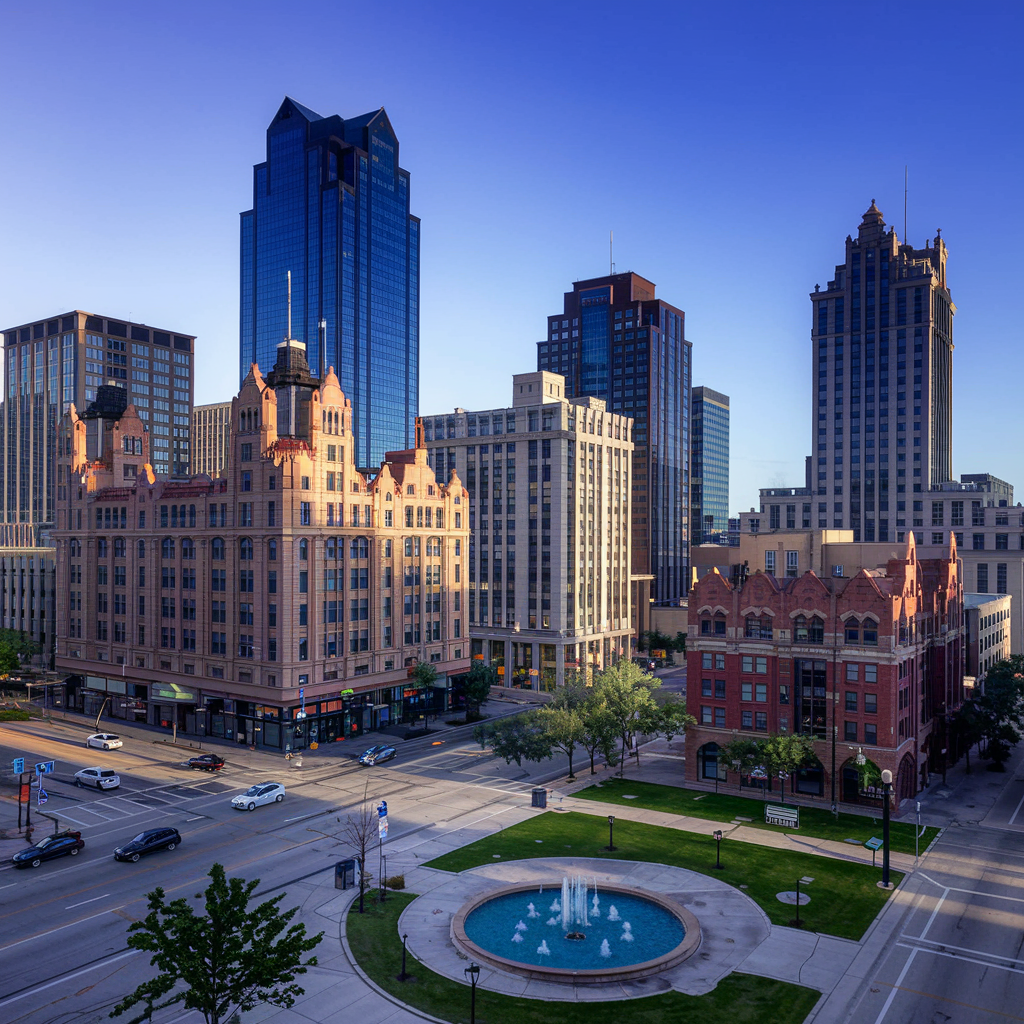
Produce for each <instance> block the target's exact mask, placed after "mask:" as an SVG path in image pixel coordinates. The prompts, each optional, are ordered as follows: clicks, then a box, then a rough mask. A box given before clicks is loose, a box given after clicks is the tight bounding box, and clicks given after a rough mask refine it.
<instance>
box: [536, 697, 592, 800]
mask: <svg viewBox="0 0 1024 1024" xmlns="http://www.w3.org/2000/svg"><path fill="white" fill-rule="evenodd" d="M537 714H538V716H539V719H540V722H541V727H542V728H543V730H544V740H545V742H546V743H547V744H548V745H549V748H550V749H551V750H560V751H561V752H562V753H563V754H565V756H566V757H567V758H569V781H570V782H573V781H574V780H575V779H576V776H575V774H574V773H573V770H572V758H573V754H574V753H575V752H576V748H577V747H578V746H580V744H581V743H582V742H583V734H584V727H583V716H582V715H581V714H580V712H579V711H578V710H573V711H570V710H567V709H566V708H560V707H551V706H548V707H546V708H541V709H540V711H538V712H537Z"/></svg>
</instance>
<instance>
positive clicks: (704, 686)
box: [700, 679, 712, 697]
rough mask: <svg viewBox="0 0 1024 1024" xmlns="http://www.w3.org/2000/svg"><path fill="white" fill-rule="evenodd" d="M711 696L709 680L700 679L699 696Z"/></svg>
mask: <svg viewBox="0 0 1024 1024" xmlns="http://www.w3.org/2000/svg"><path fill="white" fill-rule="evenodd" d="M711 694H712V689H711V680H710V679H702V680H701V681H700V695H701V696H702V697H710V696H711Z"/></svg>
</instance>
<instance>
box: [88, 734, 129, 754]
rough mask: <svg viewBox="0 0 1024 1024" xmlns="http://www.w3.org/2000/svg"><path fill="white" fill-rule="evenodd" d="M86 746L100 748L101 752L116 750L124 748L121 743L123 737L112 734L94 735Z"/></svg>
mask: <svg viewBox="0 0 1024 1024" xmlns="http://www.w3.org/2000/svg"><path fill="white" fill-rule="evenodd" d="M85 745H86V746H87V747H98V748H99V749H100V750H116V749H117V748H118V747H123V746H124V744H123V743H122V742H121V737H120V736H115V735H114V733H112V732H97V733H93V734H92V736H90V737H89V738H88V739H87V740H86V741H85Z"/></svg>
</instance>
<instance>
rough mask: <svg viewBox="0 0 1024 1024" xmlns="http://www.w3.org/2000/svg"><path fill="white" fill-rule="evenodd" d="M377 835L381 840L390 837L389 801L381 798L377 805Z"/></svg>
mask: <svg viewBox="0 0 1024 1024" xmlns="http://www.w3.org/2000/svg"><path fill="white" fill-rule="evenodd" d="M377 836H378V838H379V839H380V841H381V842H384V840H385V839H387V837H388V802H387V800H381V802H380V803H379V804H378V806H377Z"/></svg>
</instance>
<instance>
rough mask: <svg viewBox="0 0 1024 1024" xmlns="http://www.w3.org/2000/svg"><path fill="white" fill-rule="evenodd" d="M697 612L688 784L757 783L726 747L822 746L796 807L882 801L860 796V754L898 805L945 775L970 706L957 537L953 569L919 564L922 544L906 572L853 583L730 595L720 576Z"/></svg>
mask: <svg viewBox="0 0 1024 1024" xmlns="http://www.w3.org/2000/svg"><path fill="white" fill-rule="evenodd" d="M837 569H839V570H840V571H841V569H840V567H838V566H837ZM689 607H690V624H689V639H690V644H689V653H688V655H687V705H688V708H689V711H690V713H691V714H692V715H693V716H694V717H695V718H696V720H697V725H696V726H694V727H693V728H691V729H690V730H689V731H688V732H687V736H686V752H687V757H686V774H687V777H688V778H689V779H693V780H704V781H706V780H711V779H715V778H716V777H717V778H718V779H720V780H722V781H724V780H729V781H732V782H737V781H739V782H741V783H747V782H749V780H746V779H741V778H740V777H739V776H738V775H737V774H736V772H735V770H734V768H733V766H732V765H727V764H724V763H723V762H724V758H723V757H722V756H720V753H719V750H720V747H721V746H723V745H725V744H727V743H729V742H731V741H732V740H734V739H737V738H739V737H743V736H749V737H750V738H752V739H758V738H763V737H766V736H768V735H769V734H771V733H787V732H797V733H801V734H803V735H806V736H809V737H811V738H812V739H813V741H814V751H815V754H816V756H817V762H816V763H814V764H812V765H809V766H807V767H806V768H803V769H801V770H800V771H799V772H798V773H797V776H796V778H794V779H793V780H792V783H793V787H794V788H795V789H796V791H797V793H804V794H807V795H811V796H821V797H825V798H828V799H831V800H836V801H846V802H858V801H861V802H862V801H871V800H876V799H878V796H879V794H878V793H877V792H876V791H875V790H873V789H867V790H863V789H861V787H860V785H859V776H858V771H857V757H858V755H859V754H863V756H864V757H865V758H867V759H868V760H869V761H872V762H874V763H875V764H876V765H877V766H878V768H879V769H886V768H888V769H889V770H890V771H891V772H892V773H893V780H894V799H895V800H896V801H897V802H898V801H899V800H904V799H908V798H910V797H913V796H914V795H915V794H916V793H917V792H918V791H919V790H920V789H921V788H922V787H923V786H924V785H926V784H927V779H928V773H929V771H941V770H942V765H943V760H944V758H945V756H946V755H945V752H944V748H945V746H946V744H945V740H944V737H945V727H944V721H945V718H946V716H947V715H949V714H950V713H952V712H953V711H955V710H956V708H957V707H959V705H960V703H961V701H962V700H963V697H964V690H963V650H962V646H963V584H962V580H961V576H960V570H959V562H958V560H957V554H956V544H955V541H954V540H953V538H952V536H951V537H950V548H949V553H948V555H947V556H946V557H944V558H936V559H924V560H921V559H918V557H917V552H916V549H915V545H914V541H913V537H911V540H910V541H909V543H908V544H907V547H906V553H905V555H904V557H903V558H890V559H889V561H888V562H887V564H886V565H885V566H884V567H879V568H870V569H868V568H862V569H860V570H859V571H857V572H856V573H855V575H852V576H850V577H845V578H844V577H832V578H825V579H823V578H821V577H819V576H818V575H816V574H815V573H814V572H805V573H804V574H803V575H801V576H797V577H793V578H782V579H778V578H776V577H775V576H773V575H770V574H767V573H760V572H759V573H757V574H755V575H753V576H749V577H744V576H743V575H742V574H741V573H736V574H734V578H733V581H732V582H730V580H728V579H726V578H725V577H724V576H723V575H722V574H721V573H720V572H719V571H718V570H717V569H713V570H711V571H710V572H708V573H707V574H706V575H705V576H704V577H703V578H702V579H701V580H699V581H698V582H696V583H695V584H694V586H693V589H692V590H691V592H690V602H689ZM758 785H760V783H758ZM775 787H776V788H777V787H778V782H777V780H776V782H775Z"/></svg>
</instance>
